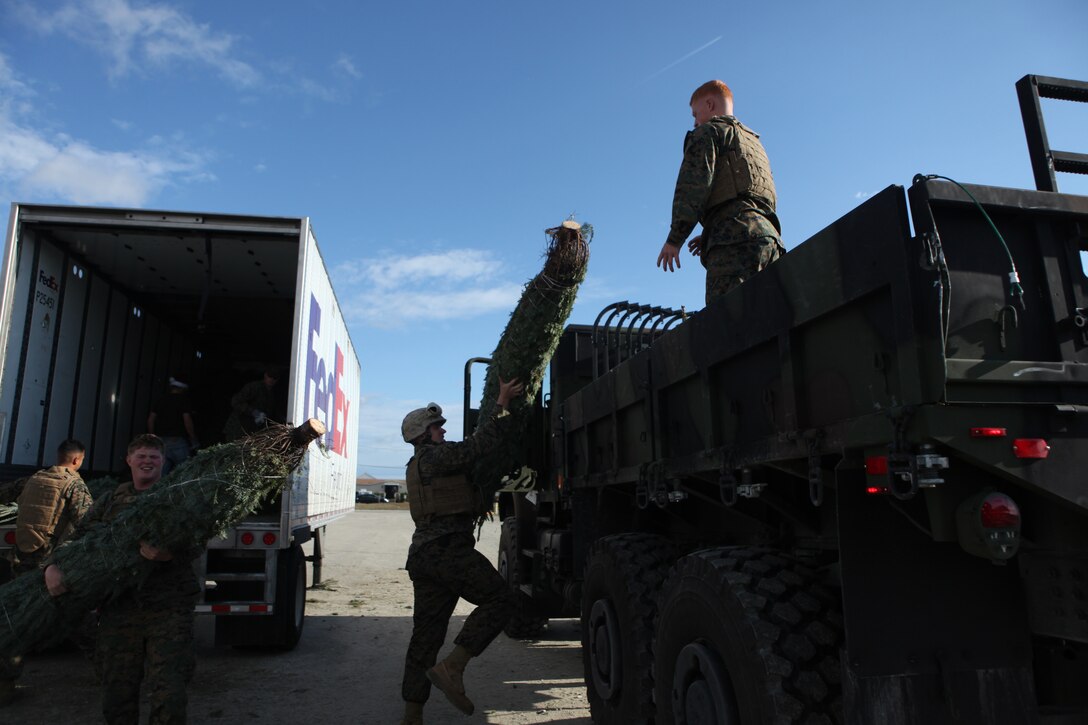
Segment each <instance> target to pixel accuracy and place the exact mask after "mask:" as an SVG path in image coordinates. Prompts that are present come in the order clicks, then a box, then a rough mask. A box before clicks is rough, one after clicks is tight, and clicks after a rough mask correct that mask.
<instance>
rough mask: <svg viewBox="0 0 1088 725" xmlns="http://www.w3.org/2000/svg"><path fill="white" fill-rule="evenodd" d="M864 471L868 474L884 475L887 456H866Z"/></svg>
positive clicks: (886, 470)
mask: <svg viewBox="0 0 1088 725" xmlns="http://www.w3.org/2000/svg"><path fill="white" fill-rule="evenodd" d="M865 472H866V473H868V474H869V475H870V476H886V475H887V474H888V457H887V456H868V457H867V458H866V459H865ZM870 493H873V492H870Z"/></svg>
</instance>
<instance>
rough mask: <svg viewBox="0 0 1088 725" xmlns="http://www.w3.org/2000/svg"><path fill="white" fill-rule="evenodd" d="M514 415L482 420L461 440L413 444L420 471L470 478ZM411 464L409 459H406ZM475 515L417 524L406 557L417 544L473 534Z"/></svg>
mask: <svg viewBox="0 0 1088 725" xmlns="http://www.w3.org/2000/svg"><path fill="white" fill-rule="evenodd" d="M513 420H514V419H513V417H512V416H511V415H509V414H508V413H507V412H506V411H505V410H500V412H499V413H498V414H496V415H495V416H493V417H492V418H490V419H489V420H486V421H484V422H483V423H481V424H480V426H479V427H478V428H476V432H475V433H473V434H472V435H470V436H469V437H467V438H465V440H463V441H461V442H460V443H431V442H426V443H423V444H421V445H418V446H416V452H415V456H414V457H418V458H419V473H420V476H421V477H423V478H425V479H426V478H431V477H434V476H450V475H455V474H458V473H463V474H466V475H468V476H470V477H471V475H472V467H473V465H474V464H475V463H476V461H477V460H479V459H480V458H481V457H482V456H484V455H486V454H488V453H490V452H491V451H493V450H495V449H496V448H498V447H499V446H500V445H501V444H502V442H503V440H504V439H505V438H506V436H508V435H509V434H510V433H511V431H512V427H513ZM409 463H411V461H409ZM475 522H476V517H475V516H473V515H472V514H453V515H450V516H436V517H434V518H432V519H430V520H429V521H426V522H420V523H419V524H417V525H416V531H415V533H414V534H413V535H412V545H411V546H410V547H409V548H408V556H409V558H411V556H412V554H414V553H416V552H417V551H419V549H420V547H422V546H423V545H424V544H427V543H429V542H431V541H434V540H435V539H439V538H441V537H443V536H446V535H448V534H457V533H468V534H471V533H472V527H473V526H474V525H475Z"/></svg>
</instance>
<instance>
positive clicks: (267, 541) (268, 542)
mask: <svg viewBox="0 0 1088 725" xmlns="http://www.w3.org/2000/svg"><path fill="white" fill-rule="evenodd" d="M261 541H263V542H264V545H265V546H272V544H275V543H276V535H275V534H273V533H272V532H271V531H269V532H268V533H266V534H265V535H264V536H263V537H262V538H261Z"/></svg>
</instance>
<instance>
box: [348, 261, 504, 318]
mask: <svg viewBox="0 0 1088 725" xmlns="http://www.w3.org/2000/svg"><path fill="white" fill-rule="evenodd" d="M501 270H502V264H501V262H499V261H498V260H497V259H495V258H494V256H493V255H492V254H491V253H490V252H487V251H485V250H480V249H452V250H449V251H445V252H431V253H424V254H419V255H416V256H390V257H381V258H374V259H359V260H354V261H350V262H345V263H343V264H341V265H339V266H337V267H336V268H335V269H334V270H333V280H334V282H335V283H336V284H337V285H338V286H339V287H340V288H341V289H350V290H354V292H353V293H349V294H348V295H347V298H346V304H345V315H346V316H347V317H348V319H352V320H357V321H360V322H363V323H365V324H368V325H371V326H374V327H386V328H392V327H397V326H399V325H401V324H403V323H405V322H408V321H411V320H418V319H423V318H426V319H430V320H455V319H467V318H471V317H477V316H479V315H482V314H487V313H490V312H495V311H497V310H508V309H511V308H512V307H513V305H514V304H516V303H517V300H518V298H519V297H520V296H521V290H522V287H521V285H518V284H515V283H513V282H509V281H505V280H503V281H499V280H501V277H500V272H501Z"/></svg>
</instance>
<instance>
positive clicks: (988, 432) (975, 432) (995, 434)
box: [971, 427, 1006, 438]
mask: <svg viewBox="0 0 1088 725" xmlns="http://www.w3.org/2000/svg"><path fill="white" fill-rule="evenodd" d="M1005 434H1006V431H1005V429H1004V428H985V427H984V428H972V429H971V437H972V438H1004V437H1005Z"/></svg>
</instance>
